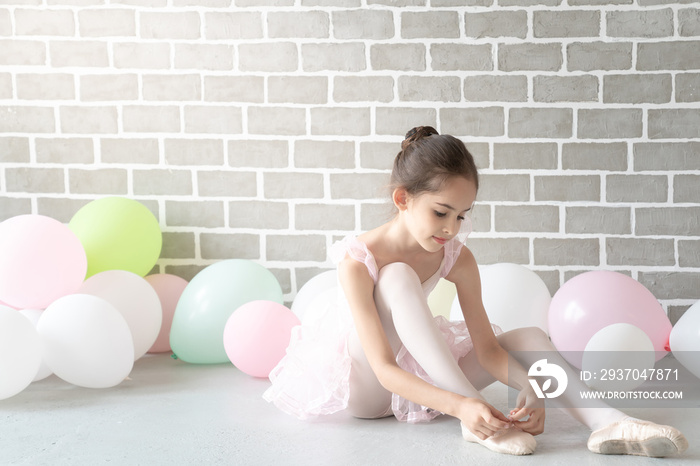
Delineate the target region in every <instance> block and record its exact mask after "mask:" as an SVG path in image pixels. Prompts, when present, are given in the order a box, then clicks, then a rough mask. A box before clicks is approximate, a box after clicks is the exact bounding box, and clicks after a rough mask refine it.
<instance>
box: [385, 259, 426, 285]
mask: <svg viewBox="0 0 700 466" xmlns="http://www.w3.org/2000/svg"><path fill="white" fill-rule="evenodd" d="M413 277H416V278H417V277H418V275H417V274H416V271H415V270H413V267H411V266H410V265H408V264H406V263H405V262H392V263H391V264H387V265H385V266H384V267H382V268H381V270H380V271H379V278H378V281H381V280H382V278H384V279H400V278H403V279H406V278H413Z"/></svg>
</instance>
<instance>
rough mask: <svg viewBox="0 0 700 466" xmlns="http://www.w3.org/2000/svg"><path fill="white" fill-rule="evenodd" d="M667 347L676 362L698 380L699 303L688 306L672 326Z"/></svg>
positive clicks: (699, 346)
mask: <svg viewBox="0 0 700 466" xmlns="http://www.w3.org/2000/svg"><path fill="white" fill-rule="evenodd" d="M669 346H670V347H671V351H673V356H674V357H675V358H676V359H677V360H678V362H680V363H681V364H682V365H683V367H685V368H686V369H688V370H689V371H690V372H692V373H693V374H694V375H695V376H696V377H698V378H700V358H698V356H697V355H698V354H700V353H699V352H700V301H698V302H696V303H695V304H693V305H692V306H690V307H689V308H688V310H686V311H685V312H684V313H683V315H682V316H681V318H680V319H678V322H676V325H674V326H673V329H672V330H671V336H670V338H669Z"/></svg>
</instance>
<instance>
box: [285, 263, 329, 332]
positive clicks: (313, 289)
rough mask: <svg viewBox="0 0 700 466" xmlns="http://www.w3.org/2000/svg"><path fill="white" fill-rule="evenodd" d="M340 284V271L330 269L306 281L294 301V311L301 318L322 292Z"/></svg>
mask: <svg viewBox="0 0 700 466" xmlns="http://www.w3.org/2000/svg"><path fill="white" fill-rule="evenodd" d="M337 285H338V272H337V271H335V270H328V271H326V272H322V273H320V274H318V275H316V276H315V277H313V278H311V279H310V280H309V281H308V282H306V283H304V286H302V287H301V289H300V290H299V292H298V293H297V295H296V297H295V298H294V301H293V302H292V307H291V309H292V312H294V314H296V316H297V317H298V318H299V320H301V319H302V318H303V317H304V313H306V310H307V309H308V308H309V306H310V305H311V302H312V301H313V300H314V299H315V298H316V297H317V296H318V295H320V294H321V293H323V292H324V291H326V290H328V289H329V288H333V287H335V286H337Z"/></svg>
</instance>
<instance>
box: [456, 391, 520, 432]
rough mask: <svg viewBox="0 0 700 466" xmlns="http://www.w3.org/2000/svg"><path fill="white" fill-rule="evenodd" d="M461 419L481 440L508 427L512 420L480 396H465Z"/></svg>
mask: <svg viewBox="0 0 700 466" xmlns="http://www.w3.org/2000/svg"><path fill="white" fill-rule="evenodd" d="M461 408H462V409H461V413H462V414H460V415H459V419H460V420H461V421H462V424H464V426H465V427H466V428H467V429H469V430H470V431H471V432H472V433H473V434H474V435H476V436H477V437H479V439H481V440H486V439H487V438H489V437H491V436H492V435H493V434H495V433H496V432H498V431H500V430H503V429H507V428H508V427H509V426H510V425H511V424H512V422H511V421H510V420H509V419H508V418H507V417H505V416H504V415H503V413H501V412H500V411H499V410H497V409H496V408H494V407H493V406H491V405H490V404H488V403H486V402H485V401H482V400H480V399H478V398H465V401H464V403H463V405H462V407H461Z"/></svg>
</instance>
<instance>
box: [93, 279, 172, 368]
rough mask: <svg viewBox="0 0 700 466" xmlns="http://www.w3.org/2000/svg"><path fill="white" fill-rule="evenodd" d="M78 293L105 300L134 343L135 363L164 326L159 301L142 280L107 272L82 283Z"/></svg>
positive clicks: (150, 287)
mask: <svg viewBox="0 0 700 466" xmlns="http://www.w3.org/2000/svg"><path fill="white" fill-rule="evenodd" d="M80 293H82V294H89V295H93V296H97V297H99V298H102V299H104V300H105V301H107V302H108V303H110V304H111V305H112V306H114V307H115V308H116V309H117V311H119V312H120V313H121V315H122V317H124V320H125V321H126V323H127V324H128V325H129V330H130V331H131V336H132V339H133V342H134V359H135V360H136V359H138V358H140V357H141V356H143V355H144V354H146V351H148V349H149V348H150V347H151V346H152V345H153V343H154V342H155V341H156V338H157V337H158V332H160V327H161V323H162V322H163V311H162V310H161V306H160V299H159V298H158V294H157V293H156V291H155V290H154V289H153V287H152V286H151V285H150V284H149V283H148V282H147V281H146V280H145V279H143V278H142V277H139V276H138V275H136V274H135V273H131V272H127V271H126V270H107V271H105V272H100V273H98V274H97V275H93V276H92V277H90V278H88V279H87V280H85V283H83V286H81V287H80Z"/></svg>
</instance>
